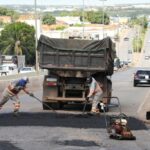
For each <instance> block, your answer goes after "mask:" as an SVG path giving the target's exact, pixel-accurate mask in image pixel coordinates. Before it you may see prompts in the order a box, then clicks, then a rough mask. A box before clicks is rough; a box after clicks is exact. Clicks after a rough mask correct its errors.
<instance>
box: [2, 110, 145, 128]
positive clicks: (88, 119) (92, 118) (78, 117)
mask: <svg viewBox="0 0 150 150" xmlns="http://www.w3.org/2000/svg"><path fill="white" fill-rule="evenodd" d="M107 123H108V124H109V115H107ZM7 126H15V127H16V126H49V127H68V128H85V129H86V128H106V122H105V115H104V114H103V113H101V114H100V115H88V114H82V113H81V114H72V113H69V114H68V113H58V112H57V113H55V112H36V113H26V112H20V113H19V115H18V116H17V117H14V116H13V113H2V114H0V127H7ZM128 126H129V128H130V129H131V130H147V127H146V125H145V124H144V123H143V122H142V121H141V120H139V119H137V118H134V117H130V116H129V117H128Z"/></svg>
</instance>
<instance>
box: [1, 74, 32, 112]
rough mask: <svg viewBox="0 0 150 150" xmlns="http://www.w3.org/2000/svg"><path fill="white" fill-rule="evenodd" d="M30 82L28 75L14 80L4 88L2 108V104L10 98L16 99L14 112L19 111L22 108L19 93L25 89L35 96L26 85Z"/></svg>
mask: <svg viewBox="0 0 150 150" xmlns="http://www.w3.org/2000/svg"><path fill="white" fill-rule="evenodd" d="M27 83H29V78H28V77H23V78H21V79H18V80H14V81H12V82H11V83H9V85H8V86H7V87H6V88H5V89H4V91H3V93H2V99H1V101H0V109H1V108H2V106H3V105H4V104H5V103H6V102H7V101H8V100H9V99H10V100H12V101H14V112H18V111H19V108H20V101H19V97H18V93H19V92H20V91H21V90H23V91H24V92H25V93H26V94H28V95H30V96H33V93H30V92H29V91H28V89H27V87H26V84H27Z"/></svg>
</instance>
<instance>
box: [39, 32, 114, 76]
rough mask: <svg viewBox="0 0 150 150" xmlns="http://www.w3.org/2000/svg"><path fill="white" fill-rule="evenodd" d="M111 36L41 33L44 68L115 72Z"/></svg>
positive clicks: (40, 55) (40, 56) (40, 50)
mask: <svg viewBox="0 0 150 150" xmlns="http://www.w3.org/2000/svg"><path fill="white" fill-rule="evenodd" d="M113 46H114V45H113V42H112V41H111V39H110V38H106V39H103V40H95V41H94V40H75V39H55V38H49V37H46V36H44V35H41V37H40V39H39V41H38V47H37V49H38V51H39V65H40V67H41V68H42V69H49V70H55V71H59V70H64V71H74V70H75V71H90V72H105V73H106V74H108V75H112V74H113V60H114V56H115V55H114V49H113Z"/></svg>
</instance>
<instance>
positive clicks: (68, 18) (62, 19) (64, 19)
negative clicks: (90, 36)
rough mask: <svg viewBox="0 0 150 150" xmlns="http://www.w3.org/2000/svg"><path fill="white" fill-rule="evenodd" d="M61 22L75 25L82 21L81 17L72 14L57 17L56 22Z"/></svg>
mask: <svg viewBox="0 0 150 150" xmlns="http://www.w3.org/2000/svg"><path fill="white" fill-rule="evenodd" d="M59 22H61V23H63V24H66V25H75V24H81V23H82V22H81V21H80V17H71V16H66V17H56V23H59Z"/></svg>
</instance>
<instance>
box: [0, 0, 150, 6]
mask: <svg viewBox="0 0 150 150" xmlns="http://www.w3.org/2000/svg"><path fill="white" fill-rule="evenodd" d="M35 1H36V2H37V5H82V4H83V1H84V4H85V5H91V6H92V5H99V6H101V5H102V4H103V2H102V0H0V5H4V4H33V5H34V2H35ZM134 3H136V4H137V3H138V4H141V3H149V4H150V0H105V1H104V4H105V5H116V4H134Z"/></svg>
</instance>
